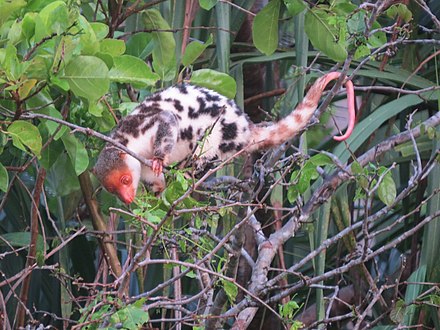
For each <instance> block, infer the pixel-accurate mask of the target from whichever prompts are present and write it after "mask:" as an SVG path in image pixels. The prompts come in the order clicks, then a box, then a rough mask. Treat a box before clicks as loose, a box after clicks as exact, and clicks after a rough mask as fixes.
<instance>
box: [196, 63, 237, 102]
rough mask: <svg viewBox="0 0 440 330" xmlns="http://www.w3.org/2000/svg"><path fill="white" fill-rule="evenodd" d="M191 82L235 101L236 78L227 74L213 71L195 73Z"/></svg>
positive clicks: (204, 70) (206, 70)
mask: <svg viewBox="0 0 440 330" xmlns="http://www.w3.org/2000/svg"><path fill="white" fill-rule="evenodd" d="M190 82H191V83H192V84H195V85H199V86H203V87H206V88H209V89H212V90H214V91H216V92H218V93H220V94H222V95H224V96H226V97H228V98H230V99H233V98H234V97H235V94H236V93H237V84H236V82H235V80H234V78H232V77H231V76H229V75H227V74H226V73H222V72H218V71H214V70H211V69H201V70H197V71H194V72H193V74H192V76H191V79H190Z"/></svg>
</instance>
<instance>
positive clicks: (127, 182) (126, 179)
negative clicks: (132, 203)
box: [121, 175, 131, 185]
mask: <svg viewBox="0 0 440 330" xmlns="http://www.w3.org/2000/svg"><path fill="white" fill-rule="evenodd" d="M121 183H122V184H123V185H130V184H131V176H129V175H123V176H121Z"/></svg>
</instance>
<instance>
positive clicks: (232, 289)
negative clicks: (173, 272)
mask: <svg viewBox="0 0 440 330" xmlns="http://www.w3.org/2000/svg"><path fill="white" fill-rule="evenodd" d="M221 282H222V285H223V289H224V290H225V293H226V295H227V296H228V299H229V301H231V302H233V301H235V298H236V297H237V294H238V288H237V286H236V285H235V284H234V283H232V282H229V281H227V280H223V279H222V280H221Z"/></svg>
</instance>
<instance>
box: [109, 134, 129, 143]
mask: <svg viewBox="0 0 440 330" xmlns="http://www.w3.org/2000/svg"><path fill="white" fill-rule="evenodd" d="M112 138H113V139H115V140H117V141H118V142H119V143H120V144H122V145H124V146H127V144H128V139H127V137H125V136H124V135H122V134H121V133H120V132H117V131H116V132H114V134H112Z"/></svg>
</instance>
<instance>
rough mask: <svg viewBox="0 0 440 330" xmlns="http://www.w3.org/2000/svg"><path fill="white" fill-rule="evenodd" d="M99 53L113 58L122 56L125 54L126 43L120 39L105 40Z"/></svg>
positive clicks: (101, 43)
mask: <svg viewBox="0 0 440 330" xmlns="http://www.w3.org/2000/svg"><path fill="white" fill-rule="evenodd" d="M99 51H100V52H101V53H107V54H110V55H112V56H120V55H122V54H124V53H125V42H124V41H123V40H118V39H104V40H102V41H101V42H100V49H99Z"/></svg>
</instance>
